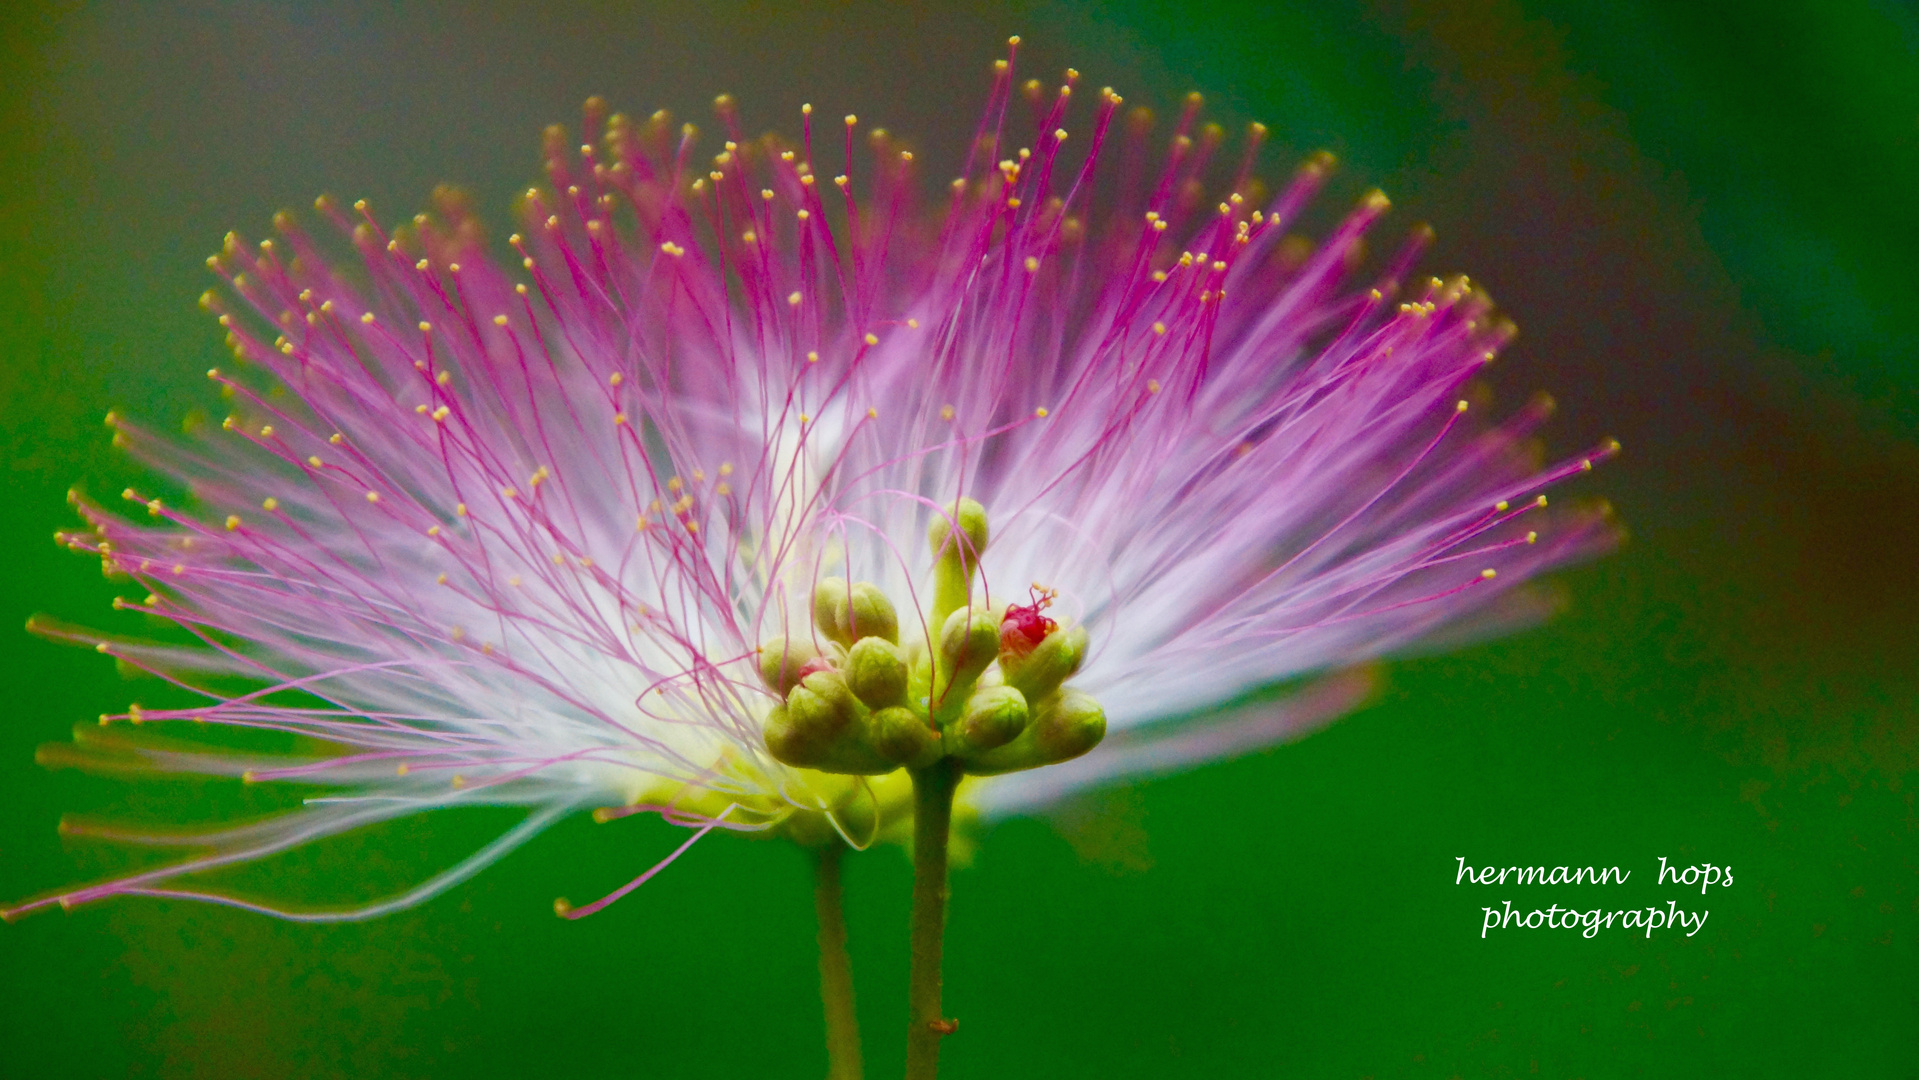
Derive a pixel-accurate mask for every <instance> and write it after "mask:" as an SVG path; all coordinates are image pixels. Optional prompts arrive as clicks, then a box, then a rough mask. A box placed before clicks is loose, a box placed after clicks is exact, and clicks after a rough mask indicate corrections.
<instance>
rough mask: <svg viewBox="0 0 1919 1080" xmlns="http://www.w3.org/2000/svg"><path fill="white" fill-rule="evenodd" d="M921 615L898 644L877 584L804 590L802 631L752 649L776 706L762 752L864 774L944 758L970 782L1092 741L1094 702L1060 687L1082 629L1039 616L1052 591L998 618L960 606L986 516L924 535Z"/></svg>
mask: <svg viewBox="0 0 1919 1080" xmlns="http://www.w3.org/2000/svg"><path fill="white" fill-rule="evenodd" d="M927 540H928V543H929V544H930V545H931V546H932V549H933V606H932V609H931V611H930V612H929V615H930V618H928V619H927V621H926V623H925V624H924V630H922V632H921V633H918V634H908V635H907V640H906V641H904V642H902V641H901V635H900V622H899V615H898V613H897V611H896V609H895V608H894V606H893V604H892V602H891V601H890V600H888V599H887V597H886V594H885V593H883V592H882V591H881V590H880V589H879V588H878V587H877V586H875V585H873V584H871V583H870V582H864V581H856V582H853V583H851V584H848V583H847V582H846V581H845V580H843V579H840V578H828V579H826V580H825V581H822V582H821V583H820V584H819V585H818V586H817V587H816V588H815V589H814V592H813V628H812V629H813V632H812V633H811V634H810V635H794V636H792V637H785V638H774V639H773V640H771V641H768V642H767V643H766V644H765V645H763V646H761V648H760V675H761V677H762V678H764V679H765V680H766V685H767V686H768V687H770V688H771V689H772V690H773V692H774V693H776V694H778V695H779V696H780V697H781V698H782V699H783V701H784V704H782V705H779V706H777V707H775V708H774V709H773V711H772V714H771V715H770V716H768V717H767V720H766V728H765V731H766V746H767V749H768V750H769V751H770V752H771V753H772V755H773V756H774V757H776V758H778V759H779V760H781V761H783V762H785V763H786V764H788V765H793V766H798V767H802V768H809V769H817V770H819V771H821V772H829V773H842V774H849V775H862V776H876V775H882V774H885V773H890V772H892V771H893V770H895V769H898V768H900V767H901V766H906V767H907V768H912V769H920V768H925V767H927V766H929V765H932V764H933V763H934V762H936V761H939V760H940V759H941V758H954V759H957V760H958V761H959V762H960V764H961V767H962V769H963V770H964V771H965V772H967V773H970V774H973V775H977V776H985V775H992V774H994V773H1006V772H1016V771H1018V770H1021V769H1032V768H1037V767H1039V766H1041V765H1050V764H1053V763H1054V762H1059V761H1065V760H1067V759H1069V758H1075V757H1078V756H1079V755H1081V754H1084V753H1085V752H1086V751H1088V750H1091V749H1092V748H1093V747H1094V746H1096V745H1098V744H1099V741H1100V739H1101V737H1103V736H1104V735H1105V734H1106V713H1105V710H1103V709H1101V708H1100V705H1099V702H1097V701H1094V700H1093V699H1092V698H1091V697H1090V696H1088V695H1086V694H1084V693H1081V692H1080V691H1078V690H1075V689H1073V688H1071V687H1069V686H1066V685H1065V683H1066V681H1067V680H1068V679H1070V678H1072V677H1073V675H1074V673H1076V672H1077V671H1079V668H1080V664H1081V663H1082V662H1084V660H1085V658H1086V647H1087V637H1086V631H1085V630H1084V629H1083V628H1081V627H1078V626H1070V627H1065V628H1062V627H1060V626H1059V624H1058V623H1056V622H1055V621H1054V620H1052V619H1049V618H1046V617H1045V616H1044V615H1043V614H1042V612H1043V611H1044V609H1045V608H1046V607H1047V605H1048V604H1050V603H1051V601H1052V593H1051V592H1050V591H1047V590H1042V589H1040V588H1039V587H1037V586H1035V587H1034V590H1033V593H1032V597H1031V599H1032V602H1031V603H1030V604H1027V605H1017V604H1016V605H1012V606H1009V607H1007V608H1006V609H1005V611H1004V612H1003V613H1001V614H999V615H995V614H994V612H993V610H992V608H991V607H988V606H984V605H980V606H975V605H973V604H972V603H971V602H970V601H971V595H972V591H973V578H974V576H975V574H976V573H977V572H978V569H979V562H980V556H981V555H982V554H983V553H984V552H985V550H986V541H987V522H986V510H985V508H983V507H982V506H980V504H979V503H977V502H974V501H973V500H972V499H960V500H958V501H957V502H955V503H952V504H949V505H948V506H947V508H946V510H945V512H944V513H943V514H942V515H940V516H937V517H935V518H934V520H933V524H932V527H931V528H930V529H929V530H928V536H927Z"/></svg>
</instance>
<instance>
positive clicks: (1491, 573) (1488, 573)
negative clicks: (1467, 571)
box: [1479, 568, 1499, 581]
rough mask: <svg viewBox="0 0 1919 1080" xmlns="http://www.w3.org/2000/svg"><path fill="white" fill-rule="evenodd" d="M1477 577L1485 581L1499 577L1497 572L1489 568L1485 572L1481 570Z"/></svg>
mask: <svg viewBox="0 0 1919 1080" xmlns="http://www.w3.org/2000/svg"><path fill="white" fill-rule="evenodd" d="M1479 576H1480V577H1482V578H1484V579H1486V580H1487V581H1491V580H1492V579H1494V578H1496V577H1498V576H1499V571H1497V570H1494V569H1491V568H1487V569H1485V570H1481V571H1480V572H1479Z"/></svg>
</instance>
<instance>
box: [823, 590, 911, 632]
mask: <svg viewBox="0 0 1919 1080" xmlns="http://www.w3.org/2000/svg"><path fill="white" fill-rule="evenodd" d="M813 625H814V626H816V627H818V628H819V631H820V633H822V634H825V635H826V636H827V637H829V638H832V639H833V640H834V641H837V642H839V643H840V644H841V645H846V646H849V647H850V646H851V645H852V644H853V643H854V642H856V641H858V640H860V639H861V638H868V637H875V638H880V639H882V640H885V641H890V642H895V643H897V642H898V641H899V639H900V620H899V616H898V615H897V614H896V613H895V612H894V611H893V602H892V601H891V600H888V599H887V598H886V594H885V593H883V592H881V591H880V589H879V586H877V585H875V584H873V583H872V582H870V581H856V582H854V583H853V584H852V586H851V587H850V588H849V587H848V586H847V584H846V581H845V579H843V578H827V579H826V580H824V581H822V582H820V583H819V585H818V586H816V587H815V588H814V589H813Z"/></svg>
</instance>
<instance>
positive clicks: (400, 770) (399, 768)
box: [393, 762, 413, 776]
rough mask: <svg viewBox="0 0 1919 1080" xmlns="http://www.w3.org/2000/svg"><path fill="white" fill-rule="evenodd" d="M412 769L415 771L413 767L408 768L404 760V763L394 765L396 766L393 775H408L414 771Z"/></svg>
mask: <svg viewBox="0 0 1919 1080" xmlns="http://www.w3.org/2000/svg"><path fill="white" fill-rule="evenodd" d="M412 771H413V770H412V769H409V768H407V766H406V764H405V763H404V762H402V763H400V764H399V765H396V766H394V768H393V775H395V776H405V775H406V774H407V773H410V772H412Z"/></svg>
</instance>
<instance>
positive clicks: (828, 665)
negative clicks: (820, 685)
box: [794, 656, 833, 682]
mask: <svg viewBox="0 0 1919 1080" xmlns="http://www.w3.org/2000/svg"><path fill="white" fill-rule="evenodd" d="M832 670H833V661H831V660H829V659H827V658H826V657H824V656H815V657H814V658H813V659H811V660H808V661H807V662H806V663H804V664H801V665H800V673H799V677H798V679H795V680H794V681H795V682H797V681H799V680H800V679H804V678H806V677H807V676H808V675H812V674H814V673H816V672H821V671H832Z"/></svg>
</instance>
